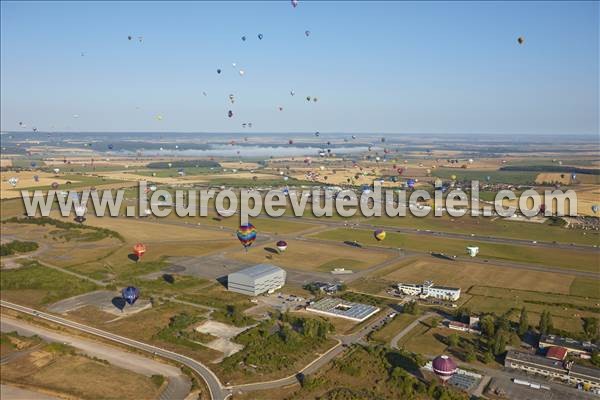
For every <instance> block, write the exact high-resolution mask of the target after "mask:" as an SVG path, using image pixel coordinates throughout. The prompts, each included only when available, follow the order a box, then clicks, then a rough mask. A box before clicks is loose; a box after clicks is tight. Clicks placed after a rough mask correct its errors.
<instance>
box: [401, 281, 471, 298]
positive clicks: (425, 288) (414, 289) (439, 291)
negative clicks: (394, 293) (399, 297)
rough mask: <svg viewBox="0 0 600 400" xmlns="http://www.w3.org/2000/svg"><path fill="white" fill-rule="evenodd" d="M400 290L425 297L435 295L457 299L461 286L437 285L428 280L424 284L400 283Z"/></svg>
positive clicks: (434, 296)
mask: <svg viewBox="0 0 600 400" xmlns="http://www.w3.org/2000/svg"><path fill="white" fill-rule="evenodd" d="M398 291H399V292H400V293H403V294H407V295H410V296H419V297H421V298H423V299H426V298H428V297H433V298H436V299H443V300H451V301H456V300H458V299H459V298H460V288H453V287H447V286H435V285H434V284H433V282H431V281H426V282H425V283H423V284H422V285H421V284H416V283H399V284H398Z"/></svg>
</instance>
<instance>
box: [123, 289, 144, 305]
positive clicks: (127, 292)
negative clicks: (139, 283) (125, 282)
mask: <svg viewBox="0 0 600 400" xmlns="http://www.w3.org/2000/svg"><path fill="white" fill-rule="evenodd" d="M121 295H122V296H123V299H124V300H125V301H126V302H127V304H129V305H132V304H133V303H135V301H136V300H137V299H138V297H140V290H139V289H138V288H136V287H133V286H127V287H126V288H125V289H123V290H122V291H121Z"/></svg>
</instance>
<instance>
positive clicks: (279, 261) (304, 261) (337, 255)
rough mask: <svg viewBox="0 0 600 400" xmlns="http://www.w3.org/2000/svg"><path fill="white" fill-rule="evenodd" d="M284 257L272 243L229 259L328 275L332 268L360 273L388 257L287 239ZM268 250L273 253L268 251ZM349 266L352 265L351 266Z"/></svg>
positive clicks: (374, 251) (325, 244)
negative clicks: (326, 273) (267, 263)
mask: <svg viewBox="0 0 600 400" xmlns="http://www.w3.org/2000/svg"><path fill="white" fill-rule="evenodd" d="M287 243H288V248H287V250H286V251H285V252H284V253H283V254H277V253H273V251H275V252H276V247H275V243H269V244H267V245H259V246H257V247H253V248H250V250H249V251H248V253H243V252H237V253H236V254H231V257H232V258H236V259H238V260H243V261H246V262H252V263H261V262H270V263H273V264H276V265H280V266H283V267H287V268H292V269H297V270H303V271H315V270H321V271H329V270H331V269H333V267H347V269H352V270H357V271H358V270H363V269H367V268H369V267H371V266H373V265H376V264H379V263H381V262H383V261H385V260H387V259H389V258H390V257H391V256H390V254H388V253H387V252H386V253H383V252H378V251H376V250H370V249H369V250H368V249H357V248H354V247H350V246H346V247H344V248H342V247H341V246H339V245H332V244H327V243H315V242H305V241H301V240H295V239H290V240H288V241H287ZM267 249H270V250H272V251H269V250H267ZM350 264H351V265H350Z"/></svg>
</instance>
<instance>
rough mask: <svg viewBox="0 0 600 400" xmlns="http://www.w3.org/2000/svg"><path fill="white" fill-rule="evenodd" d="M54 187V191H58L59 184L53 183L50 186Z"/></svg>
mask: <svg viewBox="0 0 600 400" xmlns="http://www.w3.org/2000/svg"><path fill="white" fill-rule="evenodd" d="M50 186H51V187H52V189H54V190H56V189H58V182H52V185H50Z"/></svg>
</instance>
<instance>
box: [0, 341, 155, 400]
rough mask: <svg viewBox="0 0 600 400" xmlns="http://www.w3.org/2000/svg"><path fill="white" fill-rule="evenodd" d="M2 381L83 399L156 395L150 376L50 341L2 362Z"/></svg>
mask: <svg viewBox="0 0 600 400" xmlns="http://www.w3.org/2000/svg"><path fill="white" fill-rule="evenodd" d="M1 382H2V383H8V382H10V383H13V384H17V385H22V386H25V387H26V388H31V389H33V390H36V389H37V390H41V391H46V392H50V393H56V394H60V395H61V397H62V396H65V395H66V396H67V397H69V398H84V399H100V398H102V399H107V400H108V399H115V400H119V399H132V400H133V399H154V398H157V397H158V394H159V391H158V386H157V385H156V384H154V383H153V382H152V380H151V378H150V377H146V376H143V375H140V374H137V373H134V372H132V371H129V370H126V369H123V368H119V367H118V366H115V365H111V364H108V363H106V362H102V361H97V360H93V359H91V358H89V357H86V356H83V355H79V354H76V353H75V352H74V350H69V349H68V346H64V345H59V344H56V343H55V344H48V345H46V346H45V347H44V348H42V349H40V350H36V351H34V352H32V353H30V354H27V355H26V356H24V357H21V358H18V359H16V360H13V361H11V362H9V363H8V364H6V365H3V368H2V378H1Z"/></svg>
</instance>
